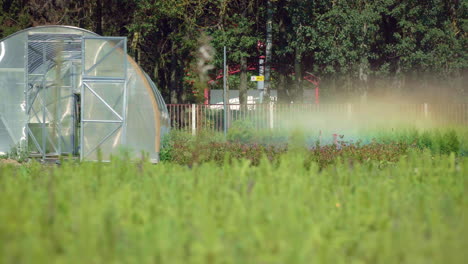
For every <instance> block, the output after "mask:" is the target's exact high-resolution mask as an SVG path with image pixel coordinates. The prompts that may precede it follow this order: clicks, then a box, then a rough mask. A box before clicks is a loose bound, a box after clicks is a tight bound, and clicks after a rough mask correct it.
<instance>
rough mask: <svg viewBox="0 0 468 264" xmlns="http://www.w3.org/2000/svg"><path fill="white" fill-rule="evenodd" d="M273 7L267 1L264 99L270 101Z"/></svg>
mask: <svg viewBox="0 0 468 264" xmlns="http://www.w3.org/2000/svg"><path fill="white" fill-rule="evenodd" d="M272 24H273V8H272V6H271V1H270V0H268V2H267V24H266V52H265V53H266V54H265V55H266V59H265V86H264V88H263V89H264V101H265V102H269V101H270V77H271V58H272V48H273V30H272Z"/></svg>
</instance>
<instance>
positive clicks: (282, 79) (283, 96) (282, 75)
mask: <svg viewBox="0 0 468 264" xmlns="http://www.w3.org/2000/svg"><path fill="white" fill-rule="evenodd" d="M278 73H279V77H278V78H279V79H278V88H277V91H278V94H277V95H278V103H289V102H291V100H290V99H289V98H288V92H287V90H286V89H287V87H288V79H287V74H286V69H285V67H284V65H280V66H279V67H278Z"/></svg>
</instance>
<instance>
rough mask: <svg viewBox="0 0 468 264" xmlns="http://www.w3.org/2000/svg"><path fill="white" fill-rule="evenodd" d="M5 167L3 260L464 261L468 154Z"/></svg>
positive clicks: (0, 198)
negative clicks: (366, 161) (328, 161)
mask: <svg viewBox="0 0 468 264" xmlns="http://www.w3.org/2000/svg"><path fill="white" fill-rule="evenodd" d="M304 162H305V159H304V157H301V156H300V155H299V156H297V155H295V154H294V153H291V155H286V156H284V157H282V159H281V161H280V162H279V164H278V165H276V166H275V165H273V164H271V163H270V162H268V161H267V160H265V159H264V160H262V161H260V164H259V166H257V167H249V162H246V161H239V162H232V163H229V162H226V163H224V164H223V166H216V165H214V164H212V163H204V164H200V165H194V166H193V167H192V168H191V169H189V168H187V167H185V166H179V165H175V164H171V163H162V164H158V165H152V164H149V163H146V162H139V163H136V164H135V163H131V162H127V161H126V160H125V159H115V160H113V161H112V162H111V163H109V164H105V163H81V164H76V163H73V162H63V163H62V165H61V166H58V167H46V166H42V165H40V164H38V163H35V162H33V163H31V164H29V165H28V166H20V167H18V166H5V165H0V219H2V224H1V225H0V244H1V245H2V247H0V258H1V261H2V262H4V263H12V262H15V263H32V262H33V263H51V262H53V263H70V264H72V263H94V262H96V263H109V262H112V263H140V264H141V263H155V262H157V263H184V264H187V263H298V264H299V263H311V262H312V263H348V262H352V263H416V262H422V263H464V262H465V257H464V256H465V255H464V250H465V244H466V242H465V241H466V236H465V234H466V221H465V220H466V219H465V218H464V217H462V216H463V215H466V214H467V213H468V212H467V207H466V202H467V198H466V195H465V191H466V190H465V189H466V184H465V181H466V171H467V169H468V160H467V159H461V160H458V161H456V159H455V157H454V156H453V155H452V156H442V157H437V158H433V157H432V156H431V155H430V154H429V153H423V154H421V153H410V154H409V155H408V157H406V158H403V159H401V160H400V161H398V162H396V164H395V166H388V167H385V168H377V167H375V166H366V165H359V164H356V165H355V166H353V167H351V166H349V165H348V163H347V162H346V160H344V161H343V162H338V163H336V164H335V165H334V166H330V167H327V168H324V169H323V170H321V171H320V172H319V171H318V168H317V165H316V164H315V163H312V164H311V166H310V169H308V170H307V169H305V168H304V166H303V164H304Z"/></svg>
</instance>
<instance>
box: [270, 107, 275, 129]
mask: <svg viewBox="0 0 468 264" xmlns="http://www.w3.org/2000/svg"><path fill="white" fill-rule="evenodd" d="M273 115H274V113H273V102H270V129H271V130H273V127H274V123H273V122H274V116H273Z"/></svg>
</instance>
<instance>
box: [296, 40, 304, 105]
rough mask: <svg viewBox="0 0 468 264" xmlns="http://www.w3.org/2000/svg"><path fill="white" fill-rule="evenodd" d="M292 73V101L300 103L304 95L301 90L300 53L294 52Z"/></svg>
mask: <svg viewBox="0 0 468 264" xmlns="http://www.w3.org/2000/svg"><path fill="white" fill-rule="evenodd" d="M294 72H295V76H294V77H295V91H294V101H297V102H301V101H302V99H303V95H304V90H303V88H302V53H301V52H300V51H298V49H296V50H295V54H294Z"/></svg>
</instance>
